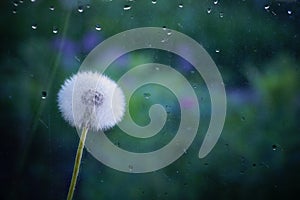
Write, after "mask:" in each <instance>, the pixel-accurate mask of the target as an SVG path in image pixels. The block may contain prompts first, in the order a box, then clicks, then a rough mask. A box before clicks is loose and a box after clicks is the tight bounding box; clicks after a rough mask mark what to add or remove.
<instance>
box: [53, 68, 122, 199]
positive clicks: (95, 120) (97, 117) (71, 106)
mask: <svg viewBox="0 0 300 200" xmlns="http://www.w3.org/2000/svg"><path fill="white" fill-rule="evenodd" d="M58 107H59V110H60V111H61V113H62V116H63V118H64V119H65V120H66V121H67V122H69V124H70V125H72V126H74V127H76V128H79V129H81V130H82V133H81V136H80V141H79V145H78V149H77V153H76V158H75V164H74V169H73V175H72V180H71V184H70V187H69V192H68V197H67V199H72V198H73V193H74V189H75V185H76V180H77V176H78V172H79V166H80V162H81V157H82V152H83V147H84V143H85V139H86V135H87V132H88V130H94V131H99V130H106V129H109V128H111V127H113V126H114V125H116V124H117V123H118V122H120V121H121V120H122V117H123V115H124V112H125V97H124V94H123V92H122V90H121V89H120V87H119V86H118V85H117V84H116V83H115V82H114V81H113V80H111V79H109V78H108V77H106V76H104V75H102V74H100V73H97V72H79V73H77V74H75V75H73V76H72V77H71V78H70V79H67V80H66V81H65V83H64V84H63V85H62V87H61V89H60V91H59V93H58Z"/></svg>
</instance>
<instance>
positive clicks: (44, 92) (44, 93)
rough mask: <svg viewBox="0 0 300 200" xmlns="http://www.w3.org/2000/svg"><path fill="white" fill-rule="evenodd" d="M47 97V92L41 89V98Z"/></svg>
mask: <svg viewBox="0 0 300 200" xmlns="http://www.w3.org/2000/svg"><path fill="white" fill-rule="evenodd" d="M46 98H47V92H46V91H45V90H44V91H42V99H46Z"/></svg>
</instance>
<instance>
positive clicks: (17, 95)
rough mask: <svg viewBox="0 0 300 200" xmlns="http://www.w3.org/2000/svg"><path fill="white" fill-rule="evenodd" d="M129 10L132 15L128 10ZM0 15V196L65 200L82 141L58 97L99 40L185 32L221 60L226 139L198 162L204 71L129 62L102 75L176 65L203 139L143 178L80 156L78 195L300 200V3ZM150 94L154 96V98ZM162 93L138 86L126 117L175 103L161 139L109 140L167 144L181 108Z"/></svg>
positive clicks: (113, 5)
mask: <svg viewBox="0 0 300 200" xmlns="http://www.w3.org/2000/svg"><path fill="white" fill-rule="evenodd" d="M179 3H183V7H182V8H180V7H179ZM14 4H17V6H16V5H14ZM125 5H131V9H129V10H127V11H125V10H124V9H123V7H124V6H125ZM265 5H268V6H269V7H268V6H265ZM78 6H81V7H80V8H83V12H78ZM0 7H1V9H2V10H1V17H0V25H1V27H2V30H1V32H0V36H1V38H2V40H3V41H2V43H1V46H0V52H1V54H0V65H1V73H0V82H1V84H0V87H1V88H0V91H1V93H0V94H1V99H0V101H1V104H0V106H1V130H2V140H1V151H0V152H1V170H2V173H1V175H0V177H1V184H2V185H1V187H2V194H1V196H0V198H1V199H20V198H21V199H64V198H65V197H66V194H67V189H68V185H69V181H70V177H71V173H72V167H73V161H74V156H75V151H76V147H77V142H78V137H77V134H76V130H75V129H74V128H72V127H70V126H69V125H68V124H67V123H65V122H64V121H63V119H62V118H61V116H60V113H59V112H58V110H57V104H56V94H57V91H58V90H59V87H60V85H61V84H62V83H63V81H64V79H65V78H66V77H69V76H70V75H71V74H72V73H76V71H77V70H78V68H79V66H80V63H82V61H83V60H84V58H85V56H86V55H87V54H88V53H89V52H90V50H91V49H92V48H93V47H95V46H96V45H97V44H98V43H99V42H101V41H103V40H104V39H106V38H108V37H110V36H112V35H114V34H116V33H119V32H121V31H124V30H128V29H131V28H136V27H144V26H156V27H163V26H166V27H167V28H170V29H175V30H177V31H180V32H183V33H185V34H187V35H188V36H190V37H192V38H194V39H195V40H196V41H198V42H199V43H200V44H202V45H203V46H204V48H205V49H206V50H207V51H208V53H209V54H210V55H211V57H212V58H213V60H214V61H215V62H216V64H217V66H218V68H219V70H220V72H221V73H222V76H223V78H224V82H225V86H226V90H227V95H228V96H227V97H228V110H227V119H226V124H225V127H224V130H223V133H222V135H221V138H220V140H219V142H218V143H217V145H216V146H215V148H214V149H213V151H212V152H211V153H210V154H209V155H208V156H207V157H205V158H204V159H202V160H199V159H198V158H197V154H198V150H199V147H200V145H201V143H202V141H203V137H204V134H205V131H206V130H207V126H208V124H209V120H210V114H209V113H210V99H209V94H208V92H207V88H206V87H205V84H204V82H203V80H201V77H200V75H199V74H197V73H193V72H192V68H190V67H187V68H184V67H183V61H180V60H176V58H175V56H174V55H171V54H169V53H166V52H165V53H163V52H155V51H152V52H151V51H150V52H147V51H144V52H142V53H136V54H135V53H134V54H133V55H131V56H127V55H125V56H123V57H122V58H120V59H118V60H117V61H116V62H114V63H113V64H112V67H111V68H110V69H108V70H107V73H108V74H109V75H110V76H111V77H113V78H115V79H118V78H119V77H120V76H121V75H122V74H123V73H125V72H126V71H127V70H128V69H130V68H131V67H134V66H136V65H139V64H142V63H147V62H153V61H155V62H161V63H164V64H169V65H172V67H174V68H175V69H176V70H178V71H180V73H182V74H183V75H184V76H185V77H186V78H187V79H188V80H189V81H190V82H191V84H194V85H195V92H196V94H197V96H198V98H199V101H200V109H201V122H200V127H199V133H198V134H197V136H196V139H195V140H194V142H193V144H192V145H191V146H190V148H189V149H188V151H187V153H186V154H184V155H183V156H182V157H181V158H180V159H178V160H177V161H176V162H174V163H173V164H171V165H170V166H168V167H166V168H164V169H161V170H159V171H156V172H151V173H147V174H126V173H122V172H118V171H115V170H113V169H110V168H108V167H106V166H104V165H103V164H102V163H100V162H98V161H97V160H95V159H94V158H93V157H92V156H91V155H90V154H89V153H87V152H86V151H85V153H84V157H83V164H82V167H81V171H80V177H79V183H78V186H77V189H76V191H75V198H76V199H183V198H185V199H200V198H203V199H216V198H218V199H251V198H255V199H267V198H273V199H277V198H278V199H279V198H286V197H287V196H288V195H291V194H296V191H299V189H300V184H299V181H298V179H299V178H300V177H299V173H298V169H299V167H300V144H299V141H300V140H299V132H300V130H299V126H298V121H299V120H298V116H299V114H300V103H299V102H300V96H299V95H300V92H299V88H300V87H299V86H300V81H299V73H300V72H299V67H300V66H299V63H300V60H299V58H300V40H299V27H300V26H299V25H300V20H299V17H300V14H299V13H300V10H299V7H300V4H299V2H298V1H296V2H293V3H285V2H283V1H281V2H280V3H278V2H276V1H255V0H253V1H251V0H239V1H229V0H224V1H222V0H220V1H218V3H217V4H216V5H215V4H214V1H213V0H205V1H193V0H187V1H182V2H177V1H171V0H168V1H162V0H161V1H159V0H158V1H156V4H153V3H152V2H151V1H150V0H149V1H137V0H136V1H116V0H113V1H110V0H102V1H96V0H94V1H92V0H90V1H88V0H87V1H67V0H62V1H50V0H48V1H46V0H45V1H41V0H36V1H35V2H31V1H29V0H24V1H23V3H21V1H1V2H0ZM51 7H53V8H55V9H54V10H51V9H50V8H51ZM265 7H268V8H267V9H266V8H265ZM208 10H211V12H210V13H209V12H208ZM289 11H290V12H289ZM221 15H222V16H223V17H220V16H221ZM33 25H34V26H36V29H33V28H32V26H33ZM96 25H98V26H99V27H101V30H100V31H98V30H96V28H95V27H96ZM54 27H56V28H57V30H58V33H56V34H55V33H53V28H54ZM216 50H219V52H216ZM184 66H187V64H184ZM42 91H46V92H47V98H46V99H42V98H41V97H42V96H41V95H42ZM145 92H148V93H151V97H150V98H149V99H145V96H144V93H145ZM161 92H162V93H163V92H164V91H163V89H162V90H159V89H155V90H154V89H153V88H152V89H151V87H146V86H145V87H143V88H140V89H139V91H137V92H136V93H135V95H134V97H133V99H132V102H133V103H134V104H139V105H140V107H138V106H137V107H134V106H132V110H131V112H132V115H133V118H135V119H136V121H137V123H141V124H145V123H147V122H148V120H149V119H148V117H147V116H148V109H149V107H150V106H151V105H152V104H153V103H157V102H160V103H162V104H163V105H165V104H167V103H168V105H170V107H169V108H168V109H169V115H168V116H169V117H168V121H167V123H166V125H165V127H164V129H163V130H162V131H161V134H159V135H157V136H156V137H157V139H158V140H159V141H156V142H155V141H154V140H153V141H148V142H147V141H146V142H143V141H136V140H132V138H129V137H128V136H124V135H125V134H123V133H121V132H120V130H119V129H118V128H114V129H112V130H110V131H109V132H108V133H107V134H108V136H109V137H110V138H111V140H112V141H114V142H115V143H116V144H117V145H119V146H120V147H121V148H125V149H126V148H128V149H133V150H137V149H141V148H140V145H146V146H144V147H143V148H142V150H149V149H151V147H154V148H159V147H160V146H161V145H163V144H165V143H164V142H168V141H169V140H170V139H171V137H172V134H174V133H176V128H177V127H178V122H179V120H180V119H179V117H178V116H180V115H179V114H180V110H179V108H178V104H177V103H176V100H174V99H173V98H172V97H171V95H166V96H170V97H171V100H172V99H173V100H172V101H171V102H166V98H164V96H163V95H161ZM159 97H160V98H159ZM153 100H154V101H153ZM164 134H166V135H164ZM126 137H127V138H126Z"/></svg>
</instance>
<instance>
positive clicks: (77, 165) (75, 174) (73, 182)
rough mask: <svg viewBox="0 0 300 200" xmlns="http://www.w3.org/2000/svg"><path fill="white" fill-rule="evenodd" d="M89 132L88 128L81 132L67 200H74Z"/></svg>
mask: <svg viewBox="0 0 300 200" xmlns="http://www.w3.org/2000/svg"><path fill="white" fill-rule="evenodd" d="M88 130H89V129H88V128H87V127H83V129H82V132H81V136H80V140H79V144H78V148H77V153H76V158H75V163H74V168H73V174H72V179H71V183H70V187H69V192H68V197H67V200H72V199H73V194H74V190H75V186H76V182H77V177H78V172H79V168H80V163H81V157H82V152H83V148H84V143H85V139H86V135H87V132H88Z"/></svg>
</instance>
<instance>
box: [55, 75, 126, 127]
mask: <svg viewBox="0 0 300 200" xmlns="http://www.w3.org/2000/svg"><path fill="white" fill-rule="evenodd" d="M58 107H59V110H60V112H61V113H62V116H63V118H64V119H65V120H66V121H67V122H69V124H70V125H72V126H75V127H77V128H82V127H87V128H89V129H92V130H95V131H98V130H106V129H109V128H111V127H113V126H114V125H116V124H117V123H118V122H120V121H121V120H122V118H123V115H124V112H125V97H124V94H123V92H122V90H121V89H120V87H119V86H118V85H117V84H116V83H115V82H114V81H113V80H111V79H110V78H108V77H107V76H105V75H102V74H100V73H97V72H90V71H89V72H78V73H77V74H75V75H73V76H72V77H71V78H70V79H67V80H66V81H65V83H64V84H63V85H62V87H61V89H60V91H59V93H58Z"/></svg>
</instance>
